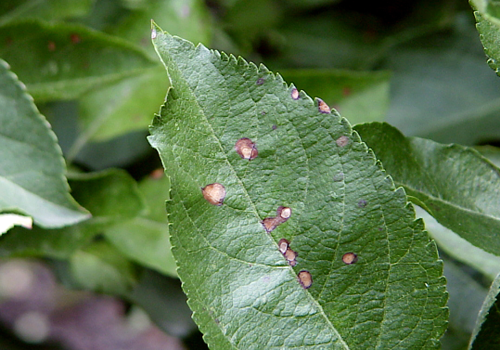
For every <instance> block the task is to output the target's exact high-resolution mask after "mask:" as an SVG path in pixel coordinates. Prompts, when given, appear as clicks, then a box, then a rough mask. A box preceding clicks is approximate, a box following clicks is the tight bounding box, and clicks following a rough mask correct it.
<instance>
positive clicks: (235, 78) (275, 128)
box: [149, 27, 447, 349]
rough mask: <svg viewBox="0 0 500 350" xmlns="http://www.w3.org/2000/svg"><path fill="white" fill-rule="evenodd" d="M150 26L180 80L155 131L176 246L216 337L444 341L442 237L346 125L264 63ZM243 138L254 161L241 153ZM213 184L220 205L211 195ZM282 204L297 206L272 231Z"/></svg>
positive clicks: (290, 343)
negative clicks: (305, 284)
mask: <svg viewBox="0 0 500 350" xmlns="http://www.w3.org/2000/svg"><path fill="white" fill-rule="evenodd" d="M153 34H154V35H153V43H154V45H155V48H156V50H157V52H158V54H159V56H160V58H161V59H162V61H163V63H164V64H165V66H166V67H167V70H168V73H169V76H170V78H171V82H172V87H173V88H171V89H170V90H169V92H168V95H167V100H166V103H165V104H164V106H163V107H162V109H161V112H160V115H159V116H157V117H156V118H155V119H154V122H153V126H152V127H151V130H150V131H151V136H150V137H149V141H150V143H151V144H152V146H153V147H155V148H156V149H157V150H158V152H159V153H160V156H161V158H162V161H163V164H164V167H165V169H166V173H167V175H168V176H170V178H171V184H172V190H171V201H169V202H168V203H167V211H168V213H169V222H170V223H171V227H170V234H171V244H172V246H173V248H172V249H173V254H174V257H175V258H176V260H177V264H178V274H179V276H180V278H181V280H182V281H183V288H184V290H185V292H186V293H187V295H188V297H189V305H190V307H191V309H192V310H193V311H194V315H193V318H194V319H195V321H196V323H197V324H198V326H199V327H200V329H201V331H202V332H203V333H204V339H205V341H206V342H207V343H208V344H209V346H210V348H212V349H263V348H266V349H283V348H285V349H292V348H300V349H302V348H304V349H305V348H307V349H371V348H379V349H388V348H400V349H417V348H425V349H430V348H438V347H439V341H438V339H439V338H440V336H441V335H442V334H443V332H444V330H445V328H446V318H447V309H446V307H445V304H446V300H447V294H446V291H445V279H444V278H443V277H442V262H441V261H440V260H438V256H437V250H436V247H435V244H434V242H433V241H431V240H430V239H429V237H428V236H427V234H426V233H425V231H423V225H422V222H421V221H415V214H414V212H413V210H412V208H411V207H409V206H408V205H407V200H406V196H405V193H404V191H403V190H402V189H399V190H395V188H394V184H393V182H392V180H391V179H390V178H389V177H388V176H387V175H386V174H385V173H384V171H383V169H381V166H380V164H379V163H378V162H377V161H376V159H375V158H374V155H373V153H372V152H370V151H368V149H367V147H366V146H365V144H363V143H362V142H361V141H360V139H359V137H358V135H357V134H356V133H355V132H353V131H352V129H351V127H350V125H349V123H348V122H347V121H346V120H345V119H342V118H341V117H340V116H339V115H338V114H337V113H336V112H332V113H321V112H320V111H319V110H318V103H319V101H313V100H311V99H310V98H309V97H308V96H307V95H306V94H305V93H303V92H300V95H299V98H298V99H294V98H292V92H293V91H294V90H293V89H294V88H293V87H289V86H287V85H286V84H285V83H284V81H283V80H282V78H281V77H280V76H279V75H278V76H277V75H274V74H273V73H271V72H269V71H268V70H267V69H266V68H265V67H264V66H260V67H259V68H257V67H256V66H255V65H254V64H252V63H247V62H246V61H244V60H243V59H241V58H239V59H236V58H234V57H232V56H227V55H225V54H224V53H219V52H217V51H212V50H208V49H207V48H205V47H204V46H202V45H198V46H197V47H194V46H193V45H192V44H191V43H189V42H187V41H184V40H182V39H180V38H177V37H173V36H171V35H169V34H167V33H165V32H163V31H161V30H160V29H159V28H157V27H154V28H153ZM243 137H246V138H250V139H251V140H252V141H253V142H254V143H255V144H256V147H257V149H258V156H257V157H256V158H255V159H253V160H251V161H248V160H246V159H242V158H241V157H240V156H239V155H238V153H237V152H236V151H235V143H236V141H237V140H239V139H240V138H243ZM215 182H217V183H220V184H222V185H223V186H224V187H225V189H226V197H225V199H224V203H223V205H221V206H217V205H212V204H210V203H209V202H207V201H206V200H205V199H204V197H203V195H202V191H201V188H202V187H204V186H206V185H208V184H211V183H215ZM279 206H285V207H290V208H291V209H292V215H291V217H290V219H289V220H288V221H287V222H285V223H282V224H281V225H279V226H278V227H277V228H276V229H275V230H273V231H272V232H271V233H267V232H266V230H264V228H263V226H262V224H261V221H262V220H263V219H264V218H267V217H273V216H275V215H276V210H277V208H278V207H279ZM281 238H286V239H287V240H288V241H290V248H291V249H293V250H294V251H296V252H297V253H298V257H297V265H296V266H295V267H291V266H289V265H288V263H287V260H286V259H285V258H284V256H283V255H282V254H281V253H280V251H279V250H278V244H277V242H278V241H279V240H280V239H281ZM348 252H354V253H356V254H357V256H358V261H357V262H356V263H354V264H350V265H348V264H345V263H344V262H343V261H342V256H343V255H344V254H345V253H348ZM301 270H307V271H309V272H310V273H311V276H312V279H313V283H312V286H311V287H310V288H309V289H303V288H302V286H301V285H300V284H299V282H298V280H297V275H298V273H299V271H301Z"/></svg>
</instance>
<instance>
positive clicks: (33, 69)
mask: <svg viewBox="0 0 500 350" xmlns="http://www.w3.org/2000/svg"><path fill="white" fill-rule="evenodd" d="M0 42H2V43H7V44H4V45H2V46H0V57H3V58H4V59H6V60H7V61H9V62H10V63H11V64H12V70H13V71H15V72H16V73H17V74H18V75H19V77H20V78H21V80H23V82H24V83H25V84H26V85H27V86H28V91H29V92H30V93H31V94H32V95H33V96H34V97H35V99H36V100H37V101H39V100H49V99H72V98H77V97H79V96H80V95H81V94H82V93H84V92H86V91H89V90H90V89H92V88H93V87H95V86H99V85H102V84H105V83H109V82H113V81H117V80H120V79H123V78H126V77H130V76H133V75H134V74H138V73H140V72H142V71H143V70H144V69H147V68H149V67H153V66H154V65H155V63H154V62H153V61H151V60H150V59H149V57H148V56H147V55H146V54H145V53H144V52H143V51H141V50H139V49H137V48H136V47H135V46H133V45H131V44H130V43H128V42H127V41H124V40H121V39H118V38H114V37H111V36H108V35H104V34H102V33H99V32H97V31H94V30H91V29H89V28H86V27H84V26H81V25H76V24H66V23H58V24H51V23H45V22H41V21H34V20H33V21H25V22H13V23H9V24H7V25H5V26H3V27H0ZM27 47H29V50H27V49H26V48H27ZM33 62H37V64H33Z"/></svg>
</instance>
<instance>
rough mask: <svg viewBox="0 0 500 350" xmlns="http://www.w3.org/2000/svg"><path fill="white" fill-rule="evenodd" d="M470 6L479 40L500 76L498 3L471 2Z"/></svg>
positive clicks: (475, 0) (488, 0)
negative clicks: (472, 10)
mask: <svg viewBox="0 0 500 350" xmlns="http://www.w3.org/2000/svg"><path fill="white" fill-rule="evenodd" d="M470 4H471V6H472V8H473V9H474V10H475V11H474V16H475V17H476V22H477V24H476V28H477V31H478V32H479V38H480V39H481V42H482V44H483V47H484V52H485V54H486V56H488V65H489V66H490V67H491V69H493V70H494V71H495V72H496V73H497V75H500V47H499V46H498V41H499V40H500V16H499V15H500V11H499V10H500V8H499V6H498V1H494V0H470Z"/></svg>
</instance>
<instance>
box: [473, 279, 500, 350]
mask: <svg viewBox="0 0 500 350" xmlns="http://www.w3.org/2000/svg"><path fill="white" fill-rule="evenodd" d="M499 296H500V275H498V276H497V278H496V279H495V280H494V281H493V283H492V284H491V288H490V291H489V292H488V295H487V297H486V299H485V300H484V303H483V306H482V308H481V311H480V312H479V316H478V318H477V323H476V327H475V328H474V332H473V334H472V337H471V344H470V347H469V348H470V349H473V350H476V349H497V348H498V347H499V346H500V298H499Z"/></svg>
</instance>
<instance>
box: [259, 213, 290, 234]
mask: <svg viewBox="0 0 500 350" xmlns="http://www.w3.org/2000/svg"><path fill="white" fill-rule="evenodd" d="M290 216H292V209H291V208H288V207H281V206H280V207H278V210H276V216H274V217H270V218H265V219H264V220H262V226H264V228H265V229H266V231H267V232H268V233H269V232H271V231H273V230H274V229H275V228H276V227H278V225H281V224H282V223H284V222H286V221H287V220H288V219H289V218H290Z"/></svg>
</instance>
